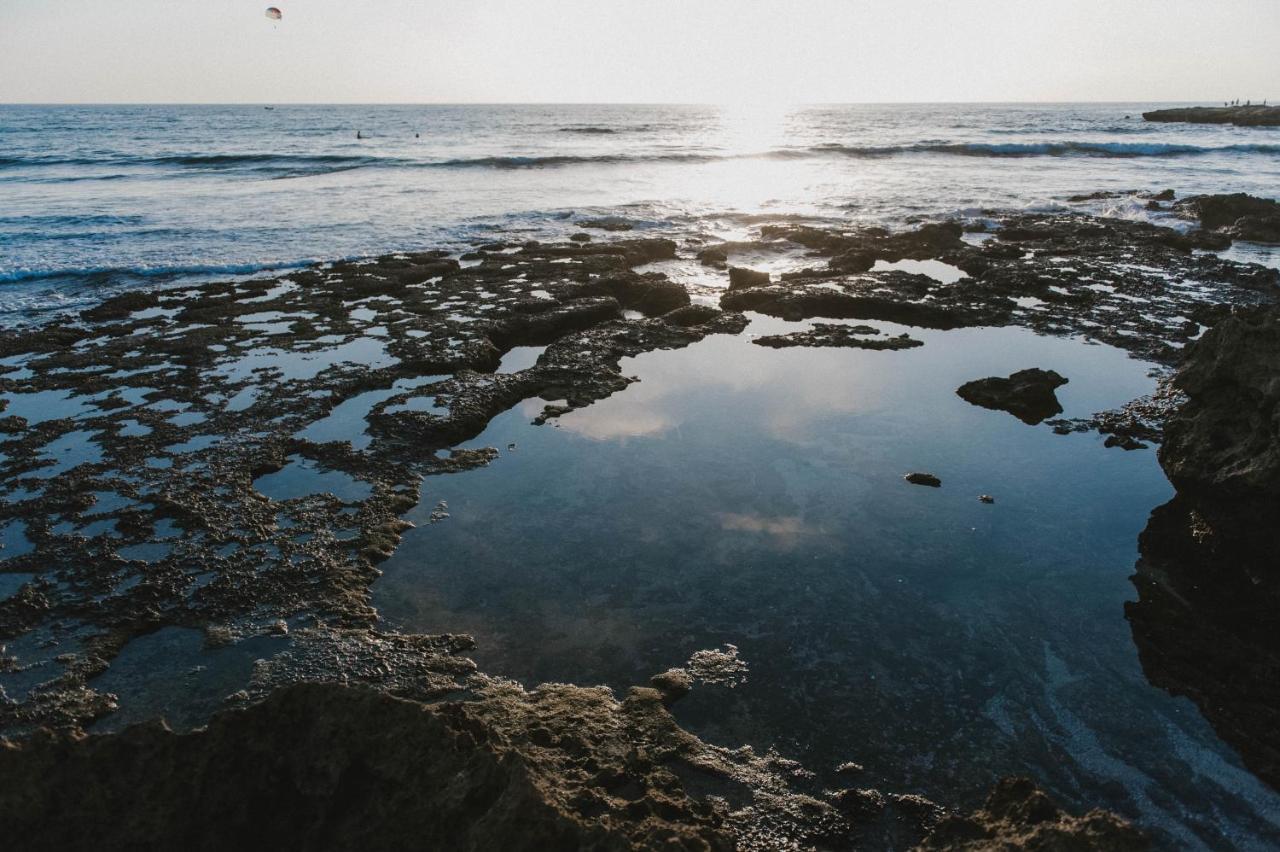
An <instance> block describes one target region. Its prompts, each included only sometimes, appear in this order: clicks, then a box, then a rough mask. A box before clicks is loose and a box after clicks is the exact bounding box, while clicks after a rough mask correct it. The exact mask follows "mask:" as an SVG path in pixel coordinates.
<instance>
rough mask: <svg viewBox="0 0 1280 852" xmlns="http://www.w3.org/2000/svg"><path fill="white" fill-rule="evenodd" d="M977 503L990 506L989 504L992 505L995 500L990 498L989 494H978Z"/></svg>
mask: <svg viewBox="0 0 1280 852" xmlns="http://www.w3.org/2000/svg"><path fill="white" fill-rule="evenodd" d="M978 502H979V503H986V504H988V505H990V504H992V503H994V502H996V498H994V497H992V496H991V495H990V494H979V495H978Z"/></svg>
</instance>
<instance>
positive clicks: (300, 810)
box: [0, 683, 1143, 852]
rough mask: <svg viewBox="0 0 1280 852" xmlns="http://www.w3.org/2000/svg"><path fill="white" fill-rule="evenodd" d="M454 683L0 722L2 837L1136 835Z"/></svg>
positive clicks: (50, 842)
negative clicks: (125, 714)
mask: <svg viewBox="0 0 1280 852" xmlns="http://www.w3.org/2000/svg"><path fill="white" fill-rule="evenodd" d="M475 695H476V697H475V698H474V699H472V700H468V701H461V702H454V703H449V704H440V705H434V706H428V705H424V704H420V703H418V702H413V701H405V700H401V699H396V698H392V697H390V696H387V695H384V694H380V693H377V692H372V691H364V690H355V689H349V688H345V687H339V686H334V685H315V684H309V685H297V686H293V687H291V688H288V689H285V690H281V691H278V692H276V693H275V694H273V695H272V696H270V697H269V698H268V699H267V700H266V701H264V702H262V703H260V704H258V705H256V706H253V707H250V708H248V709H246V710H243V711H240V712H231V713H224V714H221V715H219V716H217V717H216V718H215V719H214V720H213V721H212V723H211V724H210V725H209V726H208V728H207V729H204V730H200V731H196V732H193V733H190V734H184V735H179V734H175V733H172V732H171V731H169V730H168V729H167V728H165V727H164V726H163V725H162V724H160V723H155V724H149V725H143V726H138V727H135V728H131V729H129V730H127V731H125V732H123V733H120V734H114V735H108V736H93V737H87V738H78V737H73V736H66V735H64V736H53V735H48V734H45V735H41V736H39V737H36V738H33V739H30V740H28V741H26V742H23V743H11V742H3V741H0V823H2V824H3V825H4V826H5V830H6V839H7V841H8V843H9V846H8V847H7V848H10V849H13V850H15V852H19V850H23V851H24V852H25V850H33V852H34V851H35V850H77V849H178V848H182V849H208V850H221V849H232V848H253V849H259V848H288V849H299V848H304V849H351V848H369V849H408V848H412V849H459V850H488V849H503V850H525V849H527V850H547V849H564V850H576V849H602V850H615V849H616V850H631V849H635V850H643V849H659V848H660V849H684V850H730V849H744V850H757V849H758V850H773V849H784V848H785V849H827V850H854V849H891V848H908V847H911V846H914V845H916V844H918V843H921V842H922V841H923V842H924V848H926V849H970V848H973V849H979V848H980V849H987V848H991V849H994V848H1001V849H1011V848H1028V849H1057V848H1070V849H1082V850H1090V849H1098V850H1129V849H1141V848H1143V847H1142V845H1141V843H1140V840H1139V839H1138V836H1137V835H1136V833H1135V832H1133V830H1132V829H1130V828H1128V827H1127V826H1126V825H1125V824H1124V823H1123V822H1121V821H1120V820H1118V819H1116V818H1115V817H1111V816H1109V815H1106V814H1101V813H1098V812H1094V813H1091V814H1089V815H1087V816H1085V817H1082V818H1079V819H1076V818H1072V817H1070V816H1067V815H1065V814H1063V813H1061V812H1060V811H1058V809H1057V808H1056V807H1055V806H1054V805H1053V804H1052V803H1051V802H1049V801H1048V799H1047V798H1046V797H1045V796H1044V794H1043V793H1040V792H1039V791H1037V790H1036V789H1035V788H1034V787H1033V786H1032V785H1030V783H1029V782H1007V783H1004V784H1002V785H1001V786H1000V787H998V788H997V790H996V792H995V793H994V794H993V795H992V796H991V798H990V799H989V801H988V803H987V806H986V808H985V809H984V810H982V811H979V812H978V813H976V814H973V815H971V816H969V817H952V818H949V819H945V820H942V821H941V824H939V820H941V819H942V817H943V812H942V811H941V810H940V809H939V808H938V807H937V806H936V805H934V804H932V803H931V802H929V801H927V800H925V799H922V798H920V797H918V796H901V795H893V794H883V793H880V792H878V791H875V790H867V789H843V790H837V791H817V790H814V791H813V792H812V793H807V792H804V791H803V790H802V789H800V788H801V787H803V786H804V783H805V782H804V775H803V773H798V772H797V771H796V768H795V767H794V765H792V764H790V762H788V761H784V760H782V759H780V758H777V757H776V756H772V755H769V756H765V757H763V758H762V757H757V756H755V755H754V753H752V752H751V750H750V749H749V748H748V749H739V750H736V751H732V752H730V751H727V750H723V749H717V748H714V747H711V746H708V745H706V744H705V743H703V742H701V741H700V740H698V739H697V738H696V737H693V736H692V735H690V734H688V733H686V732H685V731H683V730H681V729H680V728H679V727H678V726H677V725H676V724H675V722H674V720H673V719H672V717H671V715H670V714H669V713H668V712H667V710H666V708H665V707H664V705H663V698H664V694H663V693H661V692H659V691H658V690H656V689H648V688H640V687H637V688H634V689H632V690H631V691H630V693H629V694H628V696H627V697H626V698H625V699H623V700H622V701H618V700H617V699H615V698H614V696H613V694H612V693H611V692H610V691H609V690H607V689H604V688H600V687H596V688H582V687H574V686H565V685H546V686H543V687H540V688H538V689H536V690H533V691H531V692H525V691H524V690H521V689H520V688H519V687H516V686H513V685H511V684H503V683H490V684H487V685H479V686H477V688H476V690H475ZM694 791H697V792H694ZM934 826H937V830H936V831H935V832H934V835H933V837H929V834H930V831H931V830H933V829H934ZM1050 841H1052V842H1053V843H1057V844H1060V845H1058V846H1053V845H1046V844H1047V843H1049V842H1050ZM996 842H999V843H1002V844H1004V845H1000V846H997V845H994V844H995V843H996ZM975 843H980V844H986V845H974V844H975Z"/></svg>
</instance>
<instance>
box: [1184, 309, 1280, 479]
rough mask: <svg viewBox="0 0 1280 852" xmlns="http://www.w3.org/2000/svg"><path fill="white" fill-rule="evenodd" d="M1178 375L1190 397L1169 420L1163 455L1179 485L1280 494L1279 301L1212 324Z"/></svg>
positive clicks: (1194, 345)
mask: <svg viewBox="0 0 1280 852" xmlns="http://www.w3.org/2000/svg"><path fill="white" fill-rule="evenodd" d="M1173 383H1174V385H1175V387H1177V388H1178V389H1180V390H1181V391H1183V392H1184V393H1185V394H1186V395H1187V397H1188V401H1187V403H1186V404H1185V405H1184V406H1183V407H1182V408H1181V409H1180V410H1179V411H1178V412H1177V413H1176V414H1175V415H1174V416H1173V417H1171V418H1170V419H1169V421H1168V422H1167V423H1166V424H1165V443H1164V445H1163V447H1162V448H1161V450H1160V462H1161V464H1162V465H1163V466H1164V469H1165V472H1166V473H1167V474H1168V475H1169V478H1170V480H1171V481H1172V482H1173V484H1174V485H1175V486H1177V488H1178V490H1179V491H1191V492H1205V491H1210V492H1221V493H1223V494H1227V495H1233V496H1239V497H1244V496H1249V495H1258V496H1267V497H1270V498H1272V499H1278V498H1280V308H1276V307H1270V308H1265V309H1257V310H1240V311H1237V312H1235V313H1234V314H1232V315H1231V316H1229V317H1228V318H1226V319H1224V320H1222V321H1221V322H1220V323H1218V324H1217V325H1216V326H1214V327H1213V328H1211V329H1209V330H1208V331H1207V332H1205V335H1204V337H1203V338H1201V339H1200V340H1199V341H1197V342H1195V343H1193V344H1191V346H1190V347H1189V348H1188V352H1187V356H1186V360H1185V361H1184V363H1183V365H1182V367H1181V368H1180V369H1179V371H1178V374H1177V375H1176V377H1175V378H1174V382H1173Z"/></svg>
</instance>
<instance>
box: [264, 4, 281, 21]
mask: <svg viewBox="0 0 1280 852" xmlns="http://www.w3.org/2000/svg"><path fill="white" fill-rule="evenodd" d="M267 17H268V18H270V19H271V20H273V21H278V20H280V19H281V18H283V17H284V12H281V11H280V10H279V9H277V8H276V7H275V6H268V7H267Z"/></svg>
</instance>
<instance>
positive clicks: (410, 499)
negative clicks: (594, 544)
mask: <svg viewBox="0 0 1280 852" xmlns="http://www.w3.org/2000/svg"><path fill="white" fill-rule="evenodd" d="M674 248H675V246H674V244H673V243H671V242H669V241H666V240H624V241H618V242H614V243H609V244H604V243H599V244H590V245H574V244H559V245H538V244H524V245H517V246H506V245H495V246H489V247H487V248H485V249H481V250H479V251H477V252H475V253H474V255H475V259H474V260H472V261H468V262H467V263H468V264H469V265H463V264H462V263H460V262H459V261H458V260H455V259H453V258H450V257H446V256H445V255H444V253H442V252H425V253H419V254H406V255H397V256H392V257H386V258H380V259H375V260H371V261H364V262H342V263H334V264H325V265H322V266H319V267H314V268H309V269H304V270H301V271H298V272H296V273H292V274H291V275H289V276H287V277H286V278H283V279H279V280H266V281H262V280H259V281H245V282H239V283H219V284H210V285H204V286H201V287H193V288H190V289H187V290H179V291H167V292H154V293H147V294H141V295H139V294H126V295H124V296H120V297H117V298H114V299H110V300H108V301H107V302H105V303H103V304H102V305H101V306H99V307H97V308H94V309H92V310H90V311H86V312H85V314H84V315H83V316H82V317H81V321H80V322H78V323H73V322H68V321H61V322H54V323H52V324H47V325H45V326H42V327H39V328H36V329H32V330H29V331H14V332H8V333H6V334H5V335H4V336H3V337H0V353H2V354H0V357H2V358H3V359H4V361H3V363H4V364H5V365H6V366H4V367H3V372H0V392H3V393H4V394H5V397H6V399H7V401H8V406H7V408H6V411H5V412H4V413H5V414H6V415H8V420H7V423H8V428H9V431H8V432H7V434H6V436H5V440H4V441H3V443H2V444H0V474H2V475H3V488H4V493H3V495H2V496H3V499H4V503H3V504H2V505H0V524H5V525H17V528H18V529H20V530H21V531H22V535H23V537H24V538H25V539H26V540H28V541H29V542H30V544H31V546H30V547H29V548H28V549H27V551H26V552H24V553H13V554H8V553H5V554H0V555H3V556H9V558H8V559H6V560H5V561H4V562H3V563H0V571H4V572H12V573H15V574H17V575H19V576H30V577H31V579H30V581H29V582H26V583H24V584H23V585H21V587H20V588H19V590H18V591H17V593H16V594H13V595H11V596H9V597H7V598H5V599H4V600H2V601H0V643H6V645H7V653H6V660H8V662H7V663H6V666H7V671H8V672H9V673H10V674H11V675H13V677H9V678H6V679H5V680H4V682H3V684H0V686H3V687H4V688H5V690H6V692H5V694H4V695H3V701H2V702H0V730H5V731H8V732H20V731H23V730H31V729H33V728H34V727H37V726H40V725H59V726H79V725H84V724H88V723H89V722H91V721H92V720H93V719H95V718H98V717H100V716H102V715H103V714H105V713H108V712H110V711H111V710H112V709H113V708H114V706H115V700H114V699H113V698H112V697H111V696H109V695H106V694H99V693H98V692H96V691H95V690H94V689H93V688H92V686H91V685H90V681H91V680H92V679H93V678H94V677H96V676H98V675H100V674H101V673H102V672H104V671H105V670H106V668H107V667H108V666H109V664H110V661H111V660H112V658H113V657H114V656H115V655H116V654H117V653H119V652H120V650H121V649H122V648H123V647H125V646H126V645H127V644H128V643H129V642H130V640H132V639H134V638H135V637H139V636H144V635H146V634H148V633H150V632H152V631H155V630H156V629H158V628H160V627H163V626H166V625H179V626H183V627H190V628H195V629H197V630H203V631H205V632H206V634H207V635H208V636H209V638H210V642H211V643H215V644H216V643H225V642H234V641H236V640H238V639H241V638H244V637H247V636H253V635H259V634H264V633H270V632H272V631H274V630H276V627H275V625H277V624H278V623H279V622H280V621H281V620H282V619H283V620H285V621H286V622H288V623H289V624H294V622H298V624H300V625H301V626H306V627H311V628H315V629H313V630H308V631H303V632H301V633H297V632H295V633H294V635H293V636H292V639H291V645H292V646H293V648H294V651H295V652H298V649H299V648H300V647H302V646H305V645H306V643H308V642H310V641H312V639H313V638H314V637H316V636H320V635H323V634H324V630H325V629H329V628H332V629H350V630H368V629H369V628H370V627H372V626H373V625H374V623H375V621H376V613H375V612H374V610H373V609H372V607H371V606H370V605H369V599H368V588H369V584H370V583H372V581H373V580H374V579H375V578H376V577H377V576H378V571H377V569H376V568H375V567H374V566H375V565H376V564H377V563H378V562H380V561H382V560H383V559H385V558H386V557H387V556H389V555H390V554H391V553H392V552H393V551H394V549H395V547H396V545H397V544H398V542H399V540H400V537H401V535H402V534H403V532H404V530H405V529H406V528H407V526H408V525H407V524H406V522H404V521H403V520H401V515H403V514H404V513H405V512H406V511H407V510H408V509H410V508H411V507H412V506H414V505H415V504H417V503H418V502H419V501H420V500H421V499H422V482H423V480H422V477H424V476H427V477H430V476H431V475H435V474H447V473H451V472H455V471H462V470H467V469H470V468H474V467H477V466H482V465H485V464H487V463H488V462H489V461H490V460H492V459H493V458H494V457H496V455H497V454H498V452H499V451H498V450H497V449H495V448H482V449H474V450H457V449H455V447H456V445H457V444H458V443H459V442H461V441H464V440H467V439H469V438H471V437H474V436H475V435H477V434H479V433H480V432H481V431H482V430H483V429H484V427H485V425H486V424H487V423H488V421H489V419H490V418H491V417H493V416H494V415H496V414H498V413H500V412H502V411H506V410H508V409H509V408H511V407H512V406H513V405H515V404H516V403H518V402H520V401H521V400H525V399H530V398H537V397H542V398H544V399H545V400H549V401H553V402H555V403H556V404H555V405H548V406H547V407H546V410H545V411H544V412H543V415H542V419H546V420H549V419H554V418H555V417H556V416H558V414H559V413H562V412H564V411H569V410H572V409H573V408H576V407H580V406H583V405H588V404H590V403H591V402H593V401H595V400H597V399H601V398H603V397H606V396H608V395H610V394H612V393H615V392H617V391H619V390H622V389H624V388H626V387H627V385H628V384H629V382H630V380H629V379H628V378H627V377H626V376H624V375H622V374H621V372H620V371H619V370H618V366H617V365H618V363H619V361H620V360H621V359H622V358H624V357H626V356H628V355H634V354H638V353H640V352H643V351H648V350H651V349H656V348H663V347H678V346H685V345H688V344H689V343H692V342H694V341H697V340H699V339H701V338H702V337H704V336H705V335H706V334H709V333H719V332H729V333H736V332H737V331H740V330H741V328H742V327H743V326H744V325H745V320H744V319H743V318H741V317H737V316H733V315H727V314H724V313H722V312H720V311H717V310H714V309H712V310H701V311H693V312H691V311H690V310H689V308H688V302H689V299H688V296H687V294H686V293H685V291H684V289H683V288H682V287H680V286H679V285H678V284H674V283H673V282H670V281H668V280H666V279H665V278H664V277H663V276H661V275H654V274H649V275H640V274H636V273H634V272H631V271H630V270H631V267H633V266H636V265H640V264H643V263H648V262H652V261H653V260H657V259H661V258H664V257H668V256H670V255H671V254H672V253H673V251H674ZM624 308H630V309H632V310H634V311H637V312H639V313H640V314H645V313H646V312H647V313H649V314H651V315H658V314H665V313H667V312H669V311H671V310H672V309H677V310H679V309H683V311H684V313H683V314H680V315H679V316H678V317H677V320H676V322H673V323H668V322H666V321H664V320H662V319H660V318H658V317H657V316H651V317H650V318H644V317H643V316H641V317H640V318H636V319H631V320H624V319H622V313H623V310H624ZM521 346H523V347H544V348H542V349H541V354H540V357H538V358H537V361H536V363H534V364H533V366H531V367H529V368H527V369H524V370H520V371H516V372H510V373H503V372H495V371H496V370H497V369H498V367H499V364H500V362H501V359H502V356H503V353H504V352H506V351H508V350H510V349H512V348H513V347H521ZM19 412H20V413H19ZM295 626H296V625H295ZM435 658H439V657H438V655H437V657H435ZM435 658H432V659H435ZM440 659H442V658H440ZM442 672H443V673H444V675H445V676H446V677H448V676H451V674H452V672H453V667H452V665H451V664H450V665H445V666H444V668H443V669H442Z"/></svg>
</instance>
